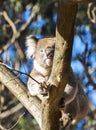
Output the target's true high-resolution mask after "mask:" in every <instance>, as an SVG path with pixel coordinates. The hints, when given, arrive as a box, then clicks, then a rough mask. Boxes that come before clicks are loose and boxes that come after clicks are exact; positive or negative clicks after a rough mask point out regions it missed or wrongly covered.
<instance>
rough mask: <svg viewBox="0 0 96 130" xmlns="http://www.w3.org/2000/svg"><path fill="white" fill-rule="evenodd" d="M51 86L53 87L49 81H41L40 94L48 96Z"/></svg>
mask: <svg viewBox="0 0 96 130" xmlns="http://www.w3.org/2000/svg"><path fill="white" fill-rule="evenodd" d="M50 88H51V84H50V83H49V82H45V81H44V82H43V83H41V92H40V94H41V95H43V96H47V95H48V92H49V90H50Z"/></svg>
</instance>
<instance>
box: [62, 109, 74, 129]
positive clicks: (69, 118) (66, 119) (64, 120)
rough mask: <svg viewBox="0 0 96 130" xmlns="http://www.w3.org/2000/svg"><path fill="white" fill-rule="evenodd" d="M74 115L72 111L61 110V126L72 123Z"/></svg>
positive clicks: (65, 126)
mask: <svg viewBox="0 0 96 130" xmlns="http://www.w3.org/2000/svg"><path fill="white" fill-rule="evenodd" d="M71 122H72V116H71V114H70V113H64V112H63V111H61V118H60V127H61V128H67V127H69V126H70V125H71Z"/></svg>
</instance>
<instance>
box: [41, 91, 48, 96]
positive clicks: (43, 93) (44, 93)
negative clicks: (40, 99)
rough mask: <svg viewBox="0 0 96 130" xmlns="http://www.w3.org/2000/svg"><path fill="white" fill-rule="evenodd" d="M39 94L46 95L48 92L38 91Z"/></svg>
mask: <svg viewBox="0 0 96 130" xmlns="http://www.w3.org/2000/svg"><path fill="white" fill-rule="evenodd" d="M40 94H41V95H43V96H47V95H48V93H47V92H44V91H40Z"/></svg>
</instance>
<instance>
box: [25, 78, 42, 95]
mask: <svg viewBox="0 0 96 130" xmlns="http://www.w3.org/2000/svg"><path fill="white" fill-rule="evenodd" d="M31 80H32V79H30V80H28V83H27V86H28V90H29V93H30V94H31V95H32V96H36V95H38V94H40V93H41V88H40V84H38V83H36V82H35V81H31Z"/></svg>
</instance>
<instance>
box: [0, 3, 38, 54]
mask: <svg viewBox="0 0 96 130" xmlns="http://www.w3.org/2000/svg"><path fill="white" fill-rule="evenodd" d="M37 12H39V6H38V3H37V4H36V5H35V6H34V7H33V8H32V11H31V14H30V17H29V19H28V22H26V23H24V24H23V25H22V26H21V27H20V29H19V30H16V27H15V25H14V23H13V21H12V20H11V19H10V18H9V16H8V14H7V12H5V11H4V12H2V13H0V15H3V16H4V18H5V20H6V21H7V22H8V23H9V25H10V26H11V28H12V31H13V36H12V38H11V40H9V41H8V43H7V44H6V45H5V46H4V47H3V48H2V49H0V54H1V53H3V52H4V51H6V50H7V49H8V48H9V47H10V46H11V45H12V44H14V43H15V41H16V39H18V38H19V37H20V36H21V33H22V32H23V31H25V29H27V28H28V27H29V25H30V23H31V22H32V20H33V18H34V17H35V15H36V13H37Z"/></svg>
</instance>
